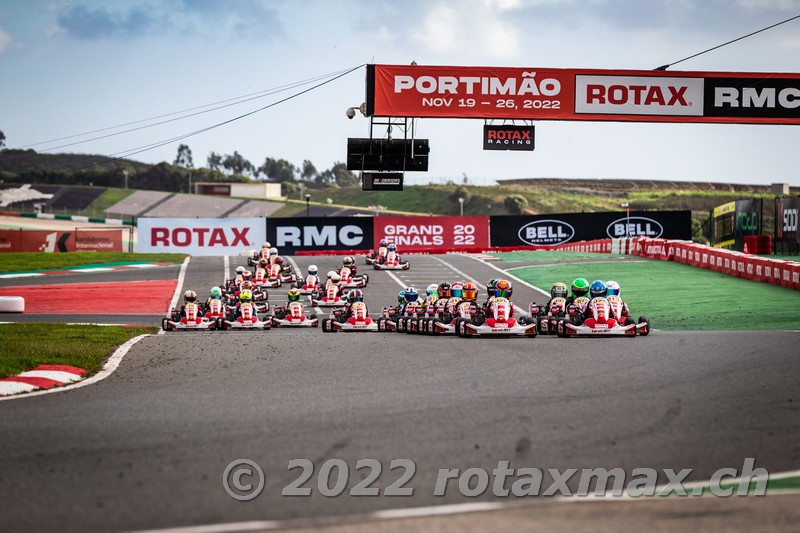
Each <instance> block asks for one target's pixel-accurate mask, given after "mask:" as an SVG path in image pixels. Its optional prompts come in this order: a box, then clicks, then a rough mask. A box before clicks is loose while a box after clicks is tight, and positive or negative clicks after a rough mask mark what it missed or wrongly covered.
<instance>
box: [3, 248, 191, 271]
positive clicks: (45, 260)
mask: <svg viewBox="0 0 800 533" xmlns="http://www.w3.org/2000/svg"><path fill="white" fill-rule="evenodd" d="M185 257H186V256H185V255H184V254H137V253H128V252H68V253H52V254H47V253H41V252H10V253H4V254H0V272H21V271H28V270H53V269H56V270H58V269H62V268H68V267H76V266H84V265H95V264H103V263H119V262H155V263H170V264H177V263H181V262H183V259H184V258H185Z"/></svg>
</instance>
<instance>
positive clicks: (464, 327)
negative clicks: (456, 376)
mask: <svg viewBox="0 0 800 533" xmlns="http://www.w3.org/2000/svg"><path fill="white" fill-rule="evenodd" d="M491 307H492V315H491V316H489V317H488V318H485V319H484V318H483V315H482V314H478V315H476V316H475V317H472V318H459V319H457V320H456V324H455V328H456V334H457V335H458V336H459V337H463V338H470V337H511V336H520V337H527V338H533V337H536V333H537V332H536V320H535V319H533V318H531V317H527V316H521V317H520V318H519V319H515V318H513V317H512V316H511V311H512V307H511V302H510V301H508V299H506V298H496V299H495V300H494V303H493V304H492V306H491Z"/></svg>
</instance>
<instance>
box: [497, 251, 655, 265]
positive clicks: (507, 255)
mask: <svg viewBox="0 0 800 533" xmlns="http://www.w3.org/2000/svg"><path fill="white" fill-rule="evenodd" d="M491 255H493V256H495V257H497V258H498V259H500V261H525V262H533V263H557V262H559V261H576V260H579V259H591V260H598V261H603V260H605V261H608V260H609V259H614V260H624V259H631V260H637V259H641V258H640V257H637V256H635V255H622V254H596V253H591V252H566V251H563V252H562V251H552V252H551V251H548V250H536V251H527V250H525V251H519V252H501V253H493V254H491Z"/></svg>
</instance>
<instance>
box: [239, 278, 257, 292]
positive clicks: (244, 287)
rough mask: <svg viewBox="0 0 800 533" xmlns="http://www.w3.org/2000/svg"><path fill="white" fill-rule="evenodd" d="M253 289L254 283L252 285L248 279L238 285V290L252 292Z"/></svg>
mask: <svg viewBox="0 0 800 533" xmlns="http://www.w3.org/2000/svg"><path fill="white" fill-rule="evenodd" d="M254 287H255V283H253V282H252V281H250V280H249V279H246V280H244V281H242V284H241V285H239V290H242V291H252V290H253V288H254Z"/></svg>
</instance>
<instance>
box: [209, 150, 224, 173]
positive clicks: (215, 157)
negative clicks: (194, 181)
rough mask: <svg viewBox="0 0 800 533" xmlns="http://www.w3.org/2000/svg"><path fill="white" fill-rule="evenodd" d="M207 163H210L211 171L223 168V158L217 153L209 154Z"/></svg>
mask: <svg viewBox="0 0 800 533" xmlns="http://www.w3.org/2000/svg"><path fill="white" fill-rule="evenodd" d="M206 161H207V163H208V168H210V169H211V170H220V168H221V167H222V156H221V155H219V154H218V153H216V152H211V153H210V154H208V159H207V160H206Z"/></svg>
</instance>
